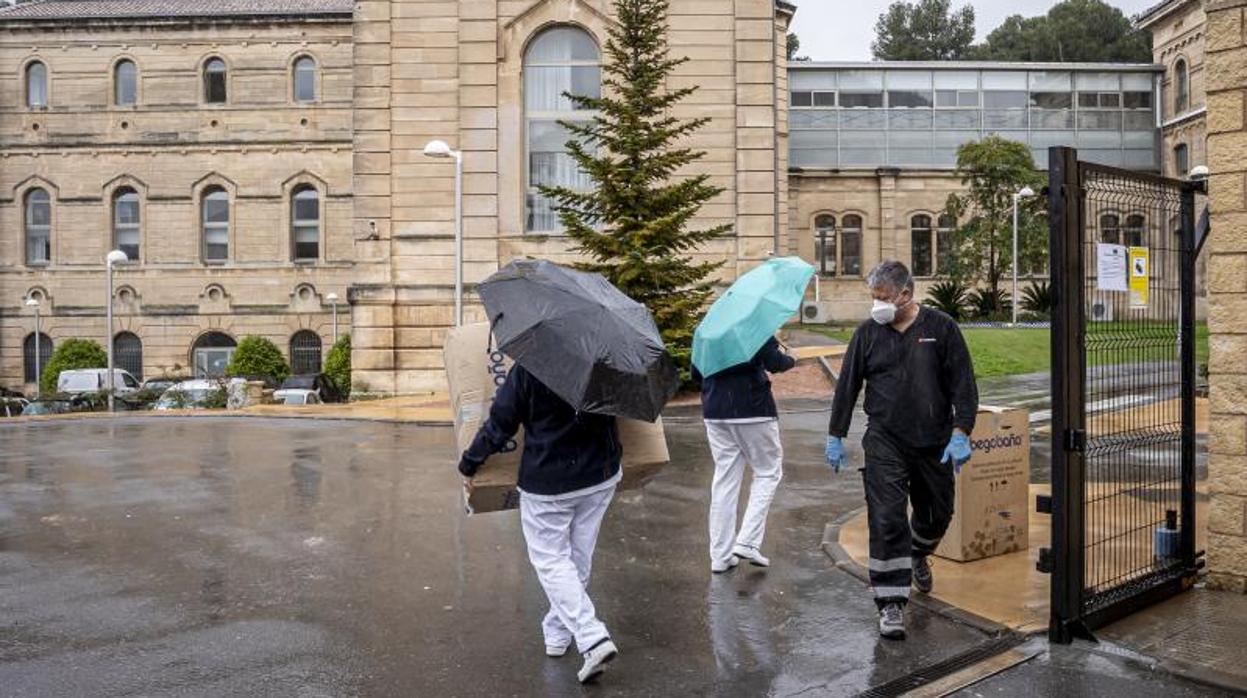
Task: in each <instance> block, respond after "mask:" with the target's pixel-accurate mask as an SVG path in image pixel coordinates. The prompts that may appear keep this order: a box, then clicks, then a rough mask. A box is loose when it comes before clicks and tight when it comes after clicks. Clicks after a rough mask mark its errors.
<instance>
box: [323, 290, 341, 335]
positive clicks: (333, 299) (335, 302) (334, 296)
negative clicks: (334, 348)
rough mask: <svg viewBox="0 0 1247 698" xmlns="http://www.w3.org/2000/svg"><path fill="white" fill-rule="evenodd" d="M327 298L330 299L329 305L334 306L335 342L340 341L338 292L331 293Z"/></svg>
mask: <svg viewBox="0 0 1247 698" xmlns="http://www.w3.org/2000/svg"><path fill="white" fill-rule="evenodd" d="M325 300H327V301H329V307H330V308H333V343H334V344H337V343H338V294H336V293H330V294H329V295H327V296H325Z"/></svg>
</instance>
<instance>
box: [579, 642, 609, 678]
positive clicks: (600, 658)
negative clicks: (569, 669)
mask: <svg viewBox="0 0 1247 698" xmlns="http://www.w3.org/2000/svg"><path fill="white" fill-rule="evenodd" d="M618 656H619V650H618V649H616V648H615V643H613V642H611V641H610V640H609V639H606V640H602V641H601V642H599V643H597V644H596V645H594V646H593V648H592V649H590V650H589V651H588V652H585V665H584V666H582V667H580V672H579V673H577V674H576V678H578V679H580V683H589V682H590V681H592V680H594V679H596V678H597V677H599V676H601V675H602V672H604V671H606V665H607V664H608V663H610V662H611V661H612V660H614V659H615V657H618Z"/></svg>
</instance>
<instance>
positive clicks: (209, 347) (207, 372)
mask: <svg viewBox="0 0 1247 698" xmlns="http://www.w3.org/2000/svg"><path fill="white" fill-rule="evenodd" d="M237 346H238V344H237V343H236V342H235V341H234V338H233V337H231V336H229V335H227V334H225V333H223V332H207V333H205V334H202V335H200V336H199V339H196V340H195V344H194V346H192V347H191V365H193V366H194V367H195V377H196V378H220V377H222V376H224V375H225V368H226V367H227V366H229V362H230V359H233V358H234V348H235V347H237Z"/></svg>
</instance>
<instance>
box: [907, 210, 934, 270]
mask: <svg viewBox="0 0 1247 698" xmlns="http://www.w3.org/2000/svg"><path fill="white" fill-rule="evenodd" d="M934 233H935V231H934V229H933V228H932V227H931V217H930V216H927V215H917V216H914V217H913V218H910V219H909V239H910V242H911V245H912V247H911V252H912V258H911V262H912V263H911V264H910V271H911V272H912V273H913V275H914V276H931V274H932V272H934V271H935V259H934V257H935V247H934V245H933V244H932V242H931V236H932V235H934Z"/></svg>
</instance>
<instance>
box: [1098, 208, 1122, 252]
mask: <svg viewBox="0 0 1247 698" xmlns="http://www.w3.org/2000/svg"><path fill="white" fill-rule="evenodd" d="M1100 242H1105V243H1108V244H1110V245H1120V244H1121V218H1119V217H1118V216H1116V215H1114V214H1111V213H1107V214H1105V215H1103V216H1100Z"/></svg>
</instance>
